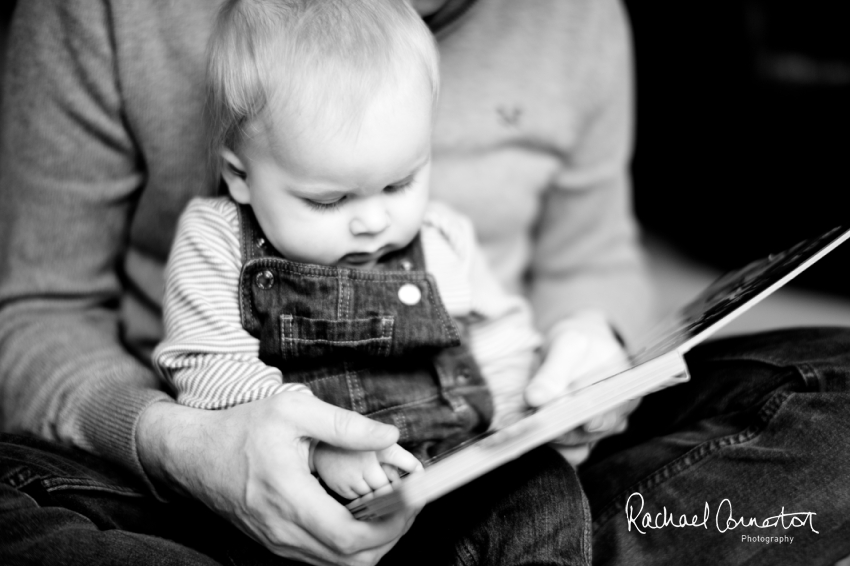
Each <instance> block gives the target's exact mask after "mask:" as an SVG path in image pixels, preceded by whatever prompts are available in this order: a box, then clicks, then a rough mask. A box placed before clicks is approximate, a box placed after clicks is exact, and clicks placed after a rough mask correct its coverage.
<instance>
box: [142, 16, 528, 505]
mask: <svg viewBox="0 0 850 566" xmlns="http://www.w3.org/2000/svg"><path fill="white" fill-rule="evenodd" d="M208 71H209V72H208V81H209V110H210V115H211V119H210V124H209V125H210V138H211V153H212V155H213V157H214V159H213V161H214V164H213V167H212V169H213V171H214V175H215V180H216V182H219V181H221V182H222V183H223V185H224V186H226V188H227V192H228V194H229V196H228V197H219V198H198V199H195V200H193V201H192V202H191V203H190V204H189V206H188V207H187V209H186V211H185V213H184V215H183V217H182V218H181V220H180V224H179V227H178V231H177V235H176V240H175V243H174V247H173V249H172V253H171V257H170V261H169V266H168V270H167V283H166V292H165V317H164V318H165V327H166V338H165V340H164V341H163V343H162V344H160V346H159V347H158V348H157V350H156V351H155V353H154V361H155V365H156V367H157V368H158V371H159V373H160V374H161V376H162V377H163V378H164V379H165V380H166V381H167V382H168V383H169V384H170V385H171V386H172V387H173V388H174V390H175V392H176V395H177V400H178V401H179V402H180V403H183V404H186V405H189V406H192V407H199V408H206V409H223V408H227V407H231V406H234V405H237V404H240V403H247V402H250V401H255V400H258V399H262V398H265V397H268V396H271V395H277V394H288V395H291V394H308V395H309V394H312V395H316V396H318V397H319V398H321V399H323V400H325V401H327V402H329V403H332V404H334V405H338V406H341V407H344V408H347V409H350V410H353V411H357V412H359V413H362V414H364V415H367V416H369V417H371V418H373V419H377V420H379V421H382V422H386V423H389V424H393V425H395V426H396V427H397V428H398V429H399V431H400V436H399V445H395V446H393V447H391V448H389V449H387V450H383V451H380V452H377V453H376V452H354V451H348V450H342V449H338V448H335V447H333V446H329V445H326V444H318V445H315V443H312V442H310V441H309V439H307V440H305V446H309V450H307V449H305V453H307V452H309V465H310V466H311V469H312V470H314V471H315V472H316V473H317V475H318V476H319V477H320V478H321V479H322V480H323V481H324V482H325V484H326V485H327V486H328V487H330V489H332V490H333V491H334V492H336V493H337V494H339V495H340V496H341V497H343V498H348V499H352V498H356V497H358V496H362V495H365V494H367V493H369V492H371V491H373V490H375V489H378V488H381V487H383V486H386V485H387V484H388V483H389V482H392V481H395V479H396V478H398V476H399V473H398V470H401V471H403V472H414V471H416V470H418V469H421V467H422V466H421V463H420V461H422V462H425V463H427V461H428V460H429V459H431V458H434V457H436V456H439V455H440V454H443V453H445V452H446V451H448V450H450V449H452V448H453V447H456V446H457V445H459V444H461V443H463V442H464V441H467V440H469V439H471V438H473V437H475V436H477V435H479V434H481V433H483V432H485V431H487V430H488V429H491V428H498V427H500V426H501V425H502V424H503V423H505V422H506V421H509V420H512V419H513V418H515V417H516V415H517V414H518V413H520V412H522V411H523V410H524V403H523V401H522V392H523V389H524V387H525V385H526V384H527V382H528V380H529V377H530V375H531V373H532V370H533V369H534V364H535V363H536V349H537V348H538V346H539V344H540V340H539V337H538V335H537V333H536V332H535V331H534V329H533V327H532V324H531V316H530V311H529V309H528V307H527V306H526V304H525V302H524V301H523V300H522V299H521V298H519V297H517V296H513V295H509V294H507V293H505V292H504V291H503V290H502V289H501V287H500V286H499V284H498V283H497V281H496V279H495V278H494V276H493V275H492V274H491V273H490V272H489V270H488V268H487V265H486V262H485V260H484V258H483V256H482V253H481V251H480V250H479V248H478V246H477V244H476V241H475V237H474V234H473V229H472V226H471V223H470V222H469V221H468V220H467V219H466V218H464V217H462V216H460V215H459V214H457V213H456V212H453V211H452V210H450V209H449V208H448V207H446V206H444V205H440V204H438V203H433V202H430V201H429V172H430V164H431V146H430V138H431V128H432V123H433V116H434V111H435V107H436V104H437V98H438V92H439V69H438V55H437V51H436V46H435V44H434V40H433V37H432V35H431V33H430V32H429V30H428V29H427V27H426V26H425V25H424V23H423V22H422V20H421V18H420V17H419V16H418V15H417V14H416V12H415V11H413V9H412V8H410V6H408V5H407V3H406V2H403V1H401V0H368V1H365V0H364V1H360V2H345V1H341V0H340V1H334V0H327V1H322V2H310V1H306V0H231V1H228V2H227V3H226V4H225V6H224V8H223V9H222V11H221V13H220V16H219V19H218V21H217V25H216V28H215V30H214V32H213V35H212V39H211V42H210V49H209V67H208Z"/></svg>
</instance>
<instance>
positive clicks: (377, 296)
mask: <svg viewBox="0 0 850 566" xmlns="http://www.w3.org/2000/svg"><path fill="white" fill-rule="evenodd" d="M239 221H240V227H241V228H240V229H241V245H242V262H243V264H242V272H241V274H240V279H239V309H240V313H241V318H242V326H243V327H244V328H245V330H246V331H247V332H249V333H250V334H251V335H252V336H254V337H256V338H258V339H259V341H260V359H261V360H262V361H263V362H264V363H266V364H267V365H270V366H274V367H277V368H279V369H280V370H281V372H282V373H283V377H284V379H285V380H286V381H287V382H297V383H304V384H306V385H307V386H309V387H310V389H311V390H312V392H313V393H314V394H315V395H316V396H317V397H319V398H320V399H322V400H324V401H327V402H328V403H331V404H333V405H336V406H339V407H343V408H345V409H350V410H352V411H357V412H358V413H360V414H363V415H366V416H368V417H370V418H373V419H375V420H378V421H381V422H384V423H388V424H392V425H395V426H396V427H397V428H398V429H399V432H400V433H401V435H400V437H399V444H400V445H402V446H403V447H404V448H406V449H407V450H410V451H411V452H412V453H413V454H414V455H415V456H417V457H418V458H419V459H420V460H421V461H423V462H426V461H427V460H429V459H431V458H433V457H435V456H438V455H439V454H442V453H444V452H446V451H447V450H449V449H451V448H453V447H455V446H457V445H458V444H460V443H461V442H463V441H465V440H468V439H469V438H471V437H473V436H476V435H477V434H480V433H482V432H484V431H486V430H487V427H488V426H489V424H490V421H491V419H492V416H493V405H492V399H491V396H490V392H489V390H488V389H487V386H486V384H485V382H484V379H483V378H482V376H481V371H480V369H479V367H478V364H477V363H476V362H475V360H474V359H473V357H472V355H471V353H470V351H469V349H468V348H467V347H466V345H465V344H464V334H465V328H464V326H463V325H462V324H459V323H458V321H456V320H453V319H452V318H451V317H450V316H449V314H448V313H447V312H446V309H445V307H444V306H443V303H442V301H441V300H440V295H439V293H438V291H437V287H436V283H435V281H434V278H433V277H432V276H431V275H429V274H428V273H426V272H425V261H424V255H423V250H422V244H421V241H420V238H419V237H418V236H417V237H416V238H415V239H414V240H413V242H412V243H411V244H410V245H408V246H407V247H406V248H404V249H402V250H399V251H396V252H392V253H390V254H387V255H386V256H384V257H383V258H382V259H381V260H380V262H379V264H378V265H377V266H376V267H375V268H373V269H370V270H360V269H347V268H337V267H328V266H322V265H313V264H304V263H297V262H293V261H289V260H286V259H284V258H282V257H281V256H280V255H279V254H278V253H277V251H276V250H275V249H274V248H273V247H272V246H271V245H270V244H269V243H268V242H267V241H266V239H265V237H264V236H263V234H262V231H261V230H260V227H259V224H258V223H257V221H256V218H255V216H254V214H253V212H252V211H251V209H250V208H248V207H246V206H240V207H239Z"/></svg>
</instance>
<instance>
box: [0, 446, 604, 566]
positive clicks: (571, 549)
mask: <svg viewBox="0 0 850 566" xmlns="http://www.w3.org/2000/svg"><path fill="white" fill-rule="evenodd" d="M590 549H591V542H590V510H589V508H588V506H587V501H586V500H585V499H584V497H583V495H582V492H581V488H580V487H579V484H578V479H577V478H576V474H575V472H574V470H572V468H570V467H569V466H568V465H567V464H566V463H565V462H563V460H562V459H561V457H560V456H559V455H558V454H557V453H556V452H555V451H553V450H551V449H549V448H543V449H538V450H535V451H534V452H531V453H530V454H528V455H526V456H525V457H523V458H521V459H519V460H517V461H515V462H512V463H511V464H509V465H507V466H504V467H502V468H500V469H499V470H496V471H495V472H494V473H492V474H488V475H487V476H485V477H483V478H481V479H480V480H479V481H476V482H473V483H471V484H469V485H468V486H465V487H464V488H463V489H460V490H458V491H456V492H454V493H452V494H449V495H448V496H446V497H445V498H443V499H441V500H440V501H438V502H435V503H434V504H432V505H429V506H428V507H426V508H425V509H424V510H423V511H422V513H420V515H419V517H417V519H416V521H415V522H414V525H413V527H412V528H411V530H410V531H409V532H408V533H407V534H406V535H405V536H404V537H403V538H402V540H401V541H400V542H399V544H398V545H396V547H395V548H393V550H392V551H391V552H390V553H389V554H388V555H387V556H386V557H384V560H382V561H381V564H382V565H384V564H386V565H396V564H398V565H409V564H423V565H424V564H428V565H440V564H450V565H472V564H486V565H492V566H502V565H510V564H516V565H529V566H530V565H567V564H589V563H590ZM0 564H3V565H7V566H12V565H17V564H73V565H85V566H96V565H106V564H121V565H125V564H150V565H170V564H174V565H177V564H180V565H192V566H195V565H197V566H200V565H217V564H227V565H242V564H246V565H248V564H250V565H263V564H279V565H286V564H293V562H291V561H288V560H285V559H282V558H277V557H275V556H273V555H271V554H270V553H269V552H267V551H265V550H264V549H263V548H261V547H260V546H259V545H258V544H256V543H254V542H253V541H251V540H249V539H248V538H247V537H246V536H245V535H243V534H242V533H241V532H239V531H238V530H236V529H235V528H233V527H231V526H230V525H228V524H226V522H225V521H224V520H222V519H219V518H218V517H217V516H215V515H214V514H213V513H212V512H210V511H208V510H207V509H205V508H203V507H202V506H200V505H197V504H195V503H192V502H189V501H179V502H172V503H162V502H159V501H157V500H156V499H154V498H152V497H150V496H149V495H146V494H144V492H143V491H142V490H141V489H140V487H139V486H138V485H137V484H136V482H134V480H133V479H132V478H130V477H127V476H126V475H124V474H123V472H122V471H121V470H119V469H116V468H114V467H112V466H110V465H109V464H107V463H105V462H103V461H100V460H98V459H96V458H94V457H92V456H89V455H88V454H85V453H83V452H80V451H78V450H68V449H64V448H62V447H58V446H55V445H53V444H50V443H47V442H44V441H42V440H39V439H35V438H31V437H21V436H11V435H5V436H0Z"/></svg>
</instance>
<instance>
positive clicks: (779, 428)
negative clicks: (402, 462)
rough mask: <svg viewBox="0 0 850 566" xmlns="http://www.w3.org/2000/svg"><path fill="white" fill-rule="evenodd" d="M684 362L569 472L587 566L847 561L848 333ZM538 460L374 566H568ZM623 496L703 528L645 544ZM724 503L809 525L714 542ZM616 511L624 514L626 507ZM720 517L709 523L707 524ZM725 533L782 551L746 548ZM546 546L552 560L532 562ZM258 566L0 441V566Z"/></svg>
mask: <svg viewBox="0 0 850 566" xmlns="http://www.w3.org/2000/svg"><path fill="white" fill-rule="evenodd" d="M688 361H689V365H690V366H691V369H692V381H691V382H690V383H688V384H685V385H682V386H678V387H676V388H671V389H668V390H665V391H661V392H658V393H655V394H653V395H651V396H649V397H647V398H646V399H645V400H644V402H643V403H642V404H641V406H640V407H639V408H638V409H637V411H636V412H635V413H634V415H633V416H632V419H631V425H630V429H629V431H628V432H627V433H626V434H624V435H620V436H618V437H615V438H611V439H608V440H606V441H603V442H601V443H600V444H599V445H598V446H597V448H596V449H595V451H594V453H593V455H592V456H591V460H590V461H588V462H587V464H586V465H584V466H582V468H581V470H580V477H581V481H582V485H583V487H584V490H585V493H586V494H587V500H588V501H589V503H590V508H591V510H592V512H593V518H594V519H593V552H594V557H593V558H594V563H598V564H620V563H628V564H641V563H647V564H650V563H651V564H663V563H665V561H667V562H675V563H677V564H678V563H689V564H698V563H711V564H715V563H735V564H744V563H748V564H759V563H765V564H768V563H770V564H777V563H799V562H801V560H802V561H803V562H805V563H809V564H818V563H823V564H831V563H832V562H834V561H835V560H837V559H839V558H841V557H842V556H845V555H847V554H850V542H848V541H847V540H846V536H842V531H844V532H846V531H847V530H848V529H850V513H847V512H846V511H847V510H848V508H850V503H849V502H848V497H850V495H848V492H847V490H846V488H845V486H844V483H845V480H844V477H843V475H842V473H843V470H846V469H850V450H847V445H848V442H850V441H848V440H847V439H848V438H850V419H848V418H846V415H847V412H848V409H850V392H848V391H849V390H850V386H848V374H850V329H846V330H844V331H829V330H818V331H805V332H780V333H772V334H764V335H757V336H754V337H750V338H741V339H732V340H725V341H718V342H715V343H711V344H707V345H704V346H702V347H699V348H697V349H696V350H695V351H694V352H692V354H690V355H689V357H688ZM553 454H554V452H552V451H550V450H538V451H535V452H533V453H532V454H530V455H528V456H526V457H525V458H524V459H523V460H520V461H517V462H515V463H513V464H510V465H508V466H505V467H503V468H501V469H500V470H499V472H498V473H497V474H495V475H492V476H487V477H486V478H484V479H482V480H481V481H480V482H477V484H476V485H477V487H476V486H470V487H468V488H466V489H465V490H462V491H459V492H457V493H455V494H451V495H449V496H447V497H446V498H444V499H443V500H440V501H439V502H436V503H434V504H432V505H429V506H427V507H426V508H425V510H423V512H422V513H421V514H420V516H419V518H418V519H417V521H416V523H415V524H414V527H413V528H412V529H411V531H410V532H409V533H408V535H406V536H405V537H404V538H403V539H402V542H401V543H400V544H399V546H398V547H397V549H395V550H394V551H393V552H391V554H390V555H388V556H387V558H386V560H385V563H387V564H389V563H411V562H410V560H409V559H408V560H405V557H409V556H415V557H416V558H417V559H420V560H416V561H419V562H422V560H425V561H426V562H428V563H432V564H433V563H440V561H443V559H445V558H446V556H449V555H452V556H453V557H452V558H451V560H457V563H459V564H467V563H480V562H477V560H484V561H485V563H486V560H487V559H486V558H484V557H481V556H475V553H474V550H473V549H474V548H475V547H477V546H479V545H483V546H489V547H491V548H495V549H496V550H495V554H493V555H491V557H490V561H491V563H499V562H498V561H497V559H496V558H494V556H498V555H499V553H500V552H505V553H506V554H505V555H504V556H503V558H504V560H512V559H513V558H514V557H515V556H516V555H517V554H518V553H520V552H523V553H525V552H528V553H529V561H528V562H527V563H529V564H532V563H550V562H546V561H547V560H549V559H554V560H557V561H559V562H555V563H567V562H569V561H570V560H572V561H573V562H576V563H582V562H583V561H584V560H585V559H586V557H587V554H588V548H587V546H588V542H587V540H586V537H587V534H588V532H587V521H586V517H587V511H586V508H585V505H584V503H585V501H584V498H583V497H582V495H581V490H580V488H579V487H578V484H577V482H576V480H575V474H574V473H573V472H572V471H571V469H570V468H568V467H567V466H566V465H565V464H563V463H562V462H560V461H558V460H557V459H553V458H552V456H553ZM540 469H545V470H546V471H545V473H538V472H539V470H540ZM488 478H489V479H488ZM496 492H498V493H502V495H503V497H494V496H493V494H494V493H496ZM633 493H640V494H641V497H642V498H643V499H644V502H645V503H644V504H645V507H644V511H651V512H652V513H653V516H654V513H656V512H659V511H661V509H662V507H664V506H666V508H667V510H668V512H670V513H672V514H673V515H674V518H675V519H674V520H675V521H677V522H679V520H680V517H679V516H680V515H681V514H683V513H685V514H687V515H688V517H689V520H690V517H691V516H693V515H695V514H696V515H698V516H699V519H700V521H701V520H702V514H703V508H704V504H705V503H706V502H707V503H708V504H709V508H710V511H711V515H710V517H709V520H708V522H707V525H706V527H705V528H703V527H684V528H675V527H672V526H667V527H665V528H661V529H655V530H653V529H650V528H643V527H642V523H641V522H640V521H638V522H637V526H641V527H642V530H643V531H644V532H645V533H646V534H640V533H639V532H637V530H636V527H635V524H632V528H631V531H629V529H628V525H629V524H628V522H627V520H626V515H625V505H626V501H627V499H628V497H629V495H631V494H633ZM535 494H536V495H535ZM723 499H728V500H729V501H730V503H731V506H732V512H733V514H734V516H735V517H736V518H738V517H740V516H742V515H743V516H744V517H755V518H758V519H759V523H762V522H763V520H764V519H766V518H769V517H771V516H775V515H777V514H779V513H780V511H781V510H782V508H783V507H784V510H785V512H786V513H794V512H814V513H817V515H814V516H813V517H811V524H812V525H813V527H814V529H816V530H818V531H819V533H814V532H813V531H812V530H811V529H810V528H809V523H806V525H805V526H802V527H793V528H790V529H788V530H784V529H782V528H781V527H777V528H765V529H760V528H756V527H752V526H750V527H744V526H739V527H737V528H735V529H734V530H728V531H727V532H725V533H721V532H719V531H718V529H717V527H716V525H715V515H716V513H717V509H718V506H719V505H720V502H721V501H722V500H723ZM631 503H632V504H633V505H635V507H636V511H637V508H639V501H637V500H636V499H635V498H633V499H632V501H631ZM456 509H462V510H465V512H467V511H469V510H472V512H467V513H466V514H464V513H460V514H458V513H455V512H454V510H456ZM519 514H528V516H530V517H535V518H536V520H538V521H539V522H538V523H533V522H529V524H528V525H525V526H524V527H525V528H518V529H515V532H514V530H511V529H509V528H508V527H507V525H516V524H517V521H515V519H514V518H515V517H516V516H517V515H519ZM728 514H729V513H728V509H726V508H724V511H723V512H722V513H721V519H722V520H721V527H724V526H725V522H724V520H725V517H727V516H728ZM519 524H520V525H521V526H522V524H521V523H519ZM540 525H542V526H543V528H544V530H547V532H548V533H549V535H547V537H545V539H544V540H538V539H536V536H538V535H537V534H536V532H539V526H540ZM536 528H537V529H538V531H535V529H536ZM461 532H463V533H464V534H459V533H461ZM553 533H554V535H553ZM742 535H751V536H755V537H758V536H762V537H765V536H794V541H793V543H791V544H781V545H780V544H764V543H748V542H742V541H741V536H742ZM453 536H454V538H453ZM553 536H554V539H553V538H552V537H553ZM541 549H542V550H541ZM546 549H549V550H551V549H557V550H556V551H554V552H550V553H549V554H548V558H547V551H546ZM427 552H431V554H430V559H429V556H426V554H425V553H427ZM509 552H510V553H513V554H510V555H509V554H507V553H509ZM558 553H560V554H561V556H552V555H553V554H558ZM437 556H439V557H441V558H440V559H439V560H440V561H437V560H438V559H437V558H436V557H437ZM801 557H804V558H802V559H801ZM264 561H276V560H275V559H274V557H272V556H271V555H269V554H267V553H265V551H263V550H262V549H260V548H259V546H258V545H256V544H255V543H253V542H251V541H250V540H248V539H247V537H245V536H244V535H242V534H241V533H240V532H239V531H237V530H236V529H234V528H232V527H230V526H229V525H227V524H225V522H224V521H223V520H221V519H219V518H217V517H216V516H215V515H213V514H212V513H211V512H209V511H207V510H206V509H204V508H203V507H201V506H199V505H195V504H192V503H189V502H181V503H180V504H176V503H162V502H159V501H157V500H155V499H154V498H152V497H151V496H148V495H143V490H142V488H141V486H139V485H137V484H136V483H135V482H134V481H133V479H132V478H130V477H128V476H126V475H124V474H123V473H122V472H121V471H120V470H117V469H115V468H114V467H112V466H110V465H108V464H106V463H104V462H102V461H100V460H98V459H97V458H95V457H92V456H89V455H87V454H84V453H82V452H80V451H68V450H66V449H64V448H61V447H57V446H55V445H52V444H50V443H46V442H43V441H39V440H35V439H31V438H22V437H0V562H2V563H4V564H25V563H39V564H40V563H69V564H74V563H85V564H106V563H113V562H120V563H137V564H145V563H151V564H218V563H236V564H238V563H245V562H252V563H263V562H264ZM423 563H424V562H423Z"/></svg>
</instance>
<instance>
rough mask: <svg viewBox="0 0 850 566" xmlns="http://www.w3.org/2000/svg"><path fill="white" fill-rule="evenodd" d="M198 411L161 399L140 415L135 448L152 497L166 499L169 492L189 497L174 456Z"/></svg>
mask: <svg viewBox="0 0 850 566" xmlns="http://www.w3.org/2000/svg"><path fill="white" fill-rule="evenodd" d="M197 412H198V411H196V410H193V409H191V408H188V407H184V406H182V405H178V404H177V403H176V402H173V401H166V400H164V401H161V402H158V403H152V404H151V405H149V406H148V407H147V408H146V409H145V410H144V411H143V412H142V414H141V415H140V416H139V422H138V425H137V428H136V449H137V451H138V456H139V461H140V462H141V464H142V468H143V470H144V472H145V474H146V475H147V477H148V480H149V484H150V485H151V486H152V488H153V489H154V495H156V497H158V498H159V499H165V498H166V497H167V494H168V491H172V492H176V493H180V494H182V495H187V494H188V491H187V490H186V488H185V486H184V482H183V481H181V476H182V474H180V473H179V472H178V469H179V465H178V464H177V460H176V459H175V458H173V455H174V454H176V453H177V452H179V451H180V449H179V448H178V444H180V443H181V442H183V441H184V440H185V436H186V435H187V433H188V432H189V430H190V427H189V426H188V425H189V424H190V423H189V420H191V418H192V416H193V415H192V414H193V413H197Z"/></svg>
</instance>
